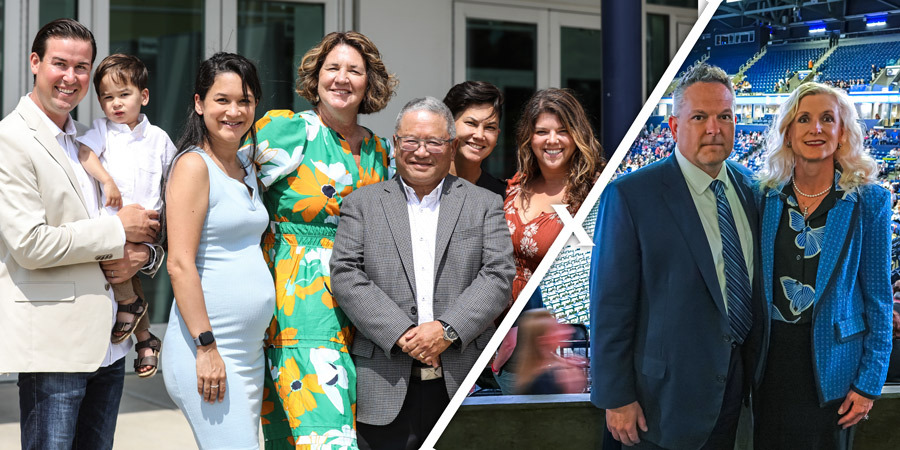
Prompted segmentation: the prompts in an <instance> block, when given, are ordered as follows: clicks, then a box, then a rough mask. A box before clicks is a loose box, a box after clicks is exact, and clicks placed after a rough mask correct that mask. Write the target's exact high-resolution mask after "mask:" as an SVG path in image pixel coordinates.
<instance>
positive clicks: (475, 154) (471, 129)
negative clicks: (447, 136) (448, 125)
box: [456, 103, 500, 166]
mask: <svg viewBox="0 0 900 450" xmlns="http://www.w3.org/2000/svg"><path fill="white" fill-rule="evenodd" d="M499 136H500V122H499V120H498V119H497V114H496V113H495V112H494V106H493V105H489V104H487V103H482V104H480V105H472V106H470V107H468V108H466V109H465V111H463V112H462V113H461V114H460V115H459V118H458V119H456V140H457V141H458V146H457V154H456V157H457V159H460V160H463V161H465V163H469V164H472V165H473V166H477V165H480V164H481V161H483V160H484V159H485V158H487V157H488V156H489V155H490V154H491V152H493V151H494V147H496V146H497V138H498V137H499ZM458 162H462V161H458Z"/></svg>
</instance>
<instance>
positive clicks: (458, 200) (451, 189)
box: [434, 175, 466, 279]
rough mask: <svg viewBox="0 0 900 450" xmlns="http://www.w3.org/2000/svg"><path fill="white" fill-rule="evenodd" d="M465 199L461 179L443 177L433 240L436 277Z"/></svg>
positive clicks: (449, 176) (451, 176)
mask: <svg viewBox="0 0 900 450" xmlns="http://www.w3.org/2000/svg"><path fill="white" fill-rule="evenodd" d="M465 199H466V192H465V190H464V188H463V183H462V181H461V180H460V179H459V178H457V177H455V176H453V175H447V178H445V179H444V188H443V190H442V191H441V211H440V213H439V214H438V228H437V235H436V238H435V240H434V243H435V248H434V276H435V279H437V272H438V268H439V267H440V264H441V261H442V260H443V258H444V253H445V252H446V251H447V245H448V244H449V243H450V236H452V235H453V230H455V229H456V222H457V221H458V220H459V214H460V213H461V212H462V205H463V203H464V202H465Z"/></svg>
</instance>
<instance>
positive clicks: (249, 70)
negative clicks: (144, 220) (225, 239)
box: [159, 52, 262, 250]
mask: <svg viewBox="0 0 900 450" xmlns="http://www.w3.org/2000/svg"><path fill="white" fill-rule="evenodd" d="M221 73H234V74H237V75H238V76H239V77H241V83H242V84H243V86H242V87H243V91H244V96H247V94H248V92H252V93H253V98H254V99H256V103H257V104H258V103H259V98H260V97H261V96H262V88H261V87H260V84H259V75H258V74H257V72H256V66H254V65H253V63H252V62H250V60H249V59H247V58H244V57H243V56H241V55H237V54H234V53H225V52H219V53H216V54H215V55H212V57H210V58H209V59H207V60H206V61H203V62H202V63H200V70H198V71H197V79H196V80H195V81H194V94H196V95H199V96H200V99H201V100H203V99H205V98H206V94H207V93H209V90H210V89H211V88H212V86H213V84H215V82H216V77H217V76H218V75H219V74H221ZM254 119H256V118H255V117H251V118H250V120H251V121H253V120H254ZM248 135H249V136H250V142H251V143H252V144H253V145H252V147H251V150H250V151H251V154H250V155H248V156H249V158H248V161H249V162H248V165H249V164H253V160H254V159H256V127H255V126H251V127H250V130H248V131H247V133H244V135H243V136H241V142H246V141H247V136H248ZM204 143H209V130H207V129H206V123H204V122H203V116H201V115H200V114H197V111H195V110H194V96H193V95H192V96H191V102H190V105H189V106H188V112H187V120H186V121H185V124H184V130H182V132H181V137H179V138H178V142H177V143H176V144H175V147H176V149H177V151H176V152H175V156H174V157H173V158H172V161H170V162H169V171H170V173H168V174H165V177H163V181H162V183H163V186H162V192H163V206H162V211H160V213H159V218H160V219H159V221H160V228H161V229H162V232H161V233H160V236H159V244H160V245H162V246H163V248H165V249H166V250H168V239H167V236H166V196H165V192H166V184H167V183H168V179H169V175H170V174H171V171H172V169H174V167H175V160H177V159H178V157H179V156H181V154H183V153H184V152H186V151H188V149H190V148H191V147H193V146H198V147H199V146H201V145H203V144H204Z"/></svg>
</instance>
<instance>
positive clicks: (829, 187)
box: [791, 178, 834, 219]
mask: <svg viewBox="0 0 900 450" xmlns="http://www.w3.org/2000/svg"><path fill="white" fill-rule="evenodd" d="M791 186H793V187H794V192H796V193H798V194H800V195H801V196H803V197H806V198H813V199H814V198H816V197H821V196H823V195H825V194H827V193H828V192H829V191H831V188H832V186H834V182H832V183H831V186H828V188H826V189H825V190H824V191H822V192H819V193H818V194H807V193H805V192H803V191H801V190H800V188H798V187H797V183H796V182H795V181H794V179H793V178H791ZM816 203H817V201H816V200H813V201H812V203H810V204H808V205H806V206H804V207H803V218H804V219H806V218H807V217H809V207H810V206H812V205H814V204H816ZM797 205H798V206H799V205H800V201H799V199H798V201H797Z"/></svg>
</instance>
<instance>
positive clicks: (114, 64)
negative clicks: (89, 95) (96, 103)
mask: <svg viewBox="0 0 900 450" xmlns="http://www.w3.org/2000/svg"><path fill="white" fill-rule="evenodd" d="M106 75H109V76H110V79H111V80H112V82H113V83H118V84H131V85H133V86H134V87H136V88H138V90H139V91H143V90H144V89H147V66H145V65H144V63H143V61H141V60H140V58H138V57H137V56H134V55H126V54H123V53H114V54H112V55H109V56H107V57H106V58H103V61H100V64H99V65H98V66H97V70H96V71H94V90H95V91H97V95H100V82H101V81H103V77H104V76H106Z"/></svg>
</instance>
